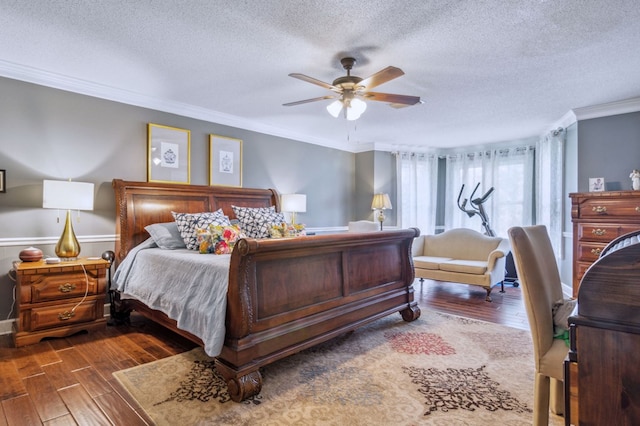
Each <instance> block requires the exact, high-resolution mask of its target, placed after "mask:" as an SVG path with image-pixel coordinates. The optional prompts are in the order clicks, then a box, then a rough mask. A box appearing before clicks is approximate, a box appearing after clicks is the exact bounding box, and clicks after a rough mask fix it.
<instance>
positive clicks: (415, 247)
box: [411, 235, 424, 257]
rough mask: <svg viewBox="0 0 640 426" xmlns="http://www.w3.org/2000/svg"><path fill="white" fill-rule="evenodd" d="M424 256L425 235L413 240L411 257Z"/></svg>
mask: <svg viewBox="0 0 640 426" xmlns="http://www.w3.org/2000/svg"><path fill="white" fill-rule="evenodd" d="M423 254H424V235H420V236H418V237H416V238H414V239H413V244H411V257H415V256H422V255H423Z"/></svg>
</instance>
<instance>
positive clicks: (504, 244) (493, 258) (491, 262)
mask: <svg viewBox="0 0 640 426" xmlns="http://www.w3.org/2000/svg"><path fill="white" fill-rule="evenodd" d="M510 251H511V245H510V244H509V240H507V239H506V238H503V239H502V241H501V242H500V244H498V247H496V248H495V250H493V251H492V252H491V253H489V258H488V259H487V269H488V270H489V271H493V269H494V268H495V266H496V262H497V261H498V259H500V258H502V257H505V256H506V255H507V254H509V252H510Z"/></svg>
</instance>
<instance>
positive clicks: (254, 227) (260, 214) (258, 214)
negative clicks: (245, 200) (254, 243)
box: [231, 206, 285, 238]
mask: <svg viewBox="0 0 640 426" xmlns="http://www.w3.org/2000/svg"><path fill="white" fill-rule="evenodd" d="M231 208H232V209H233V212H234V213H235V214H236V217H237V218H238V220H239V221H240V228H241V229H242V231H243V232H244V233H245V234H246V235H247V237H250V238H267V237H269V228H270V227H271V225H272V224H274V223H282V222H285V218H284V214H282V213H280V212H276V208H275V207H274V206H271V207H238V206H231Z"/></svg>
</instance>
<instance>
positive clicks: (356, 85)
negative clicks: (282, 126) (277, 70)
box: [283, 58, 422, 120]
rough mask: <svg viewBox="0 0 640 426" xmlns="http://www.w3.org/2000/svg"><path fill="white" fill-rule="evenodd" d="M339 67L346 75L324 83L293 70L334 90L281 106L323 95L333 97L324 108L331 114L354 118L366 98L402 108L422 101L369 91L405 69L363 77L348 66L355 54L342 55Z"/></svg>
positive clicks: (294, 76) (307, 100) (316, 83)
mask: <svg viewBox="0 0 640 426" xmlns="http://www.w3.org/2000/svg"><path fill="white" fill-rule="evenodd" d="M340 63H341V64H342V67H343V68H344V69H345V70H346V71H347V75H345V76H343V77H338V78H336V79H335V80H333V83H331V84H329V83H325V82H324V81H320V80H318V79H315V78H313V77H309V76H307V75H304V74H299V73H292V74H289V76H290V77H293V78H297V79H299V80H302V81H306V82H308V83H312V84H315V85H318V86H320V87H324V88H325V89H329V90H331V91H333V92H335V94H332V95H326V96H320V97H317V98H312V99H305V100H302V101H296V102H289V103H286V104H283V105H284V106H294V105H301V104H306V103H309V102H316V101H323V100H326V99H335V101H333V102H332V103H331V104H329V105H328V106H327V111H329V114H331V115H332V116H334V117H336V118H337V117H338V116H339V115H340V113H341V112H343V113H344V116H345V117H346V119H347V120H357V119H358V118H360V115H362V113H363V112H364V111H365V110H366V109H367V104H366V102H364V101H365V100H369V101H380V102H388V103H389V106H391V107H394V108H402V107H406V106H410V105H415V104H418V103H422V101H421V100H420V97H419V96H407V95H396V94H392V93H380V92H370V90H371V89H373V88H374V87H377V86H379V85H381V84H383V83H386V82H388V81H390V80H393V79H394V78H398V77H400V76H401V75H404V71H402V70H401V69H400V68H396V67H386V68H385V69H383V70H381V71H378V72H377V73H375V74H373V75H371V76H369V77H367V78H365V79H362V78H360V77H356V76H355V75H351V69H352V68H353V66H354V65H355V63H356V60H355V59H354V58H342V59H341V60H340Z"/></svg>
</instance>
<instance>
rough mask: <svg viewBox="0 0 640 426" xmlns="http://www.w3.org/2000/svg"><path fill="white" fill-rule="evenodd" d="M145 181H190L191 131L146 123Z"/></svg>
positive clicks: (186, 182)
mask: <svg viewBox="0 0 640 426" xmlns="http://www.w3.org/2000/svg"><path fill="white" fill-rule="evenodd" d="M147 181H148V182H165V183H185V184H188V183H191V131H190V130H187V129H180V128H178V127H170V126H164V125H162V124H154V123H148V125H147Z"/></svg>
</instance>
